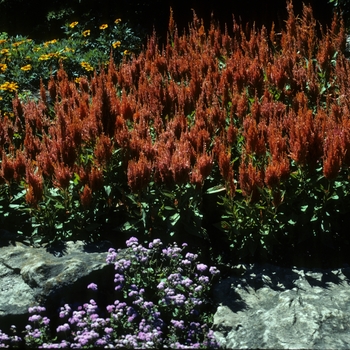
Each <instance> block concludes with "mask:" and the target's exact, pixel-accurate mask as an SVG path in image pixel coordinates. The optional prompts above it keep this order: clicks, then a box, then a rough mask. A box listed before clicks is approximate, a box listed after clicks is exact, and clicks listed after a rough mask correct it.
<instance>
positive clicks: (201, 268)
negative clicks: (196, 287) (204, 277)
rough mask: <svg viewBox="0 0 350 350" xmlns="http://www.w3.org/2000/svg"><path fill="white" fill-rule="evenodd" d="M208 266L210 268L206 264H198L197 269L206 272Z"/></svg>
mask: <svg viewBox="0 0 350 350" xmlns="http://www.w3.org/2000/svg"><path fill="white" fill-rule="evenodd" d="M207 268H208V266H207V265H205V264H198V265H197V270H198V271H200V272H204V271H205V270H206V269H207Z"/></svg>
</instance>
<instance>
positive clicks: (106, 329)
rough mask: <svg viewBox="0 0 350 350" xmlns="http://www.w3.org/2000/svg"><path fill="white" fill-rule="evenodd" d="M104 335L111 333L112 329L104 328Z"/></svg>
mask: <svg viewBox="0 0 350 350" xmlns="http://www.w3.org/2000/svg"><path fill="white" fill-rule="evenodd" d="M105 333H107V334H111V333H113V328H111V327H106V328H105Z"/></svg>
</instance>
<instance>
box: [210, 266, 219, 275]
mask: <svg viewBox="0 0 350 350" xmlns="http://www.w3.org/2000/svg"><path fill="white" fill-rule="evenodd" d="M209 272H210V274H212V275H218V274H220V271H219V270H218V269H217V268H216V267H215V266H210V268H209Z"/></svg>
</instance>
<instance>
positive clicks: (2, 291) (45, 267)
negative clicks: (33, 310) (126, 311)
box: [0, 241, 114, 333]
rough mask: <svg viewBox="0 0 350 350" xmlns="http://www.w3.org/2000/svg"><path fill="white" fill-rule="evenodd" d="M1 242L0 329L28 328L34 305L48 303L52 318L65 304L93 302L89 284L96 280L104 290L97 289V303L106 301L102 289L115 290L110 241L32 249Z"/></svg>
mask: <svg viewBox="0 0 350 350" xmlns="http://www.w3.org/2000/svg"><path fill="white" fill-rule="evenodd" d="M2 245H3V246H2V247H0V329H1V330H3V331H4V332H5V333H7V332H8V331H9V328H10V326H11V325H12V324H14V325H16V326H17V328H18V329H24V327H25V325H26V324H27V321H28V316H29V314H28V308H29V307H31V306H36V305H41V306H45V307H46V309H47V311H48V316H49V318H51V319H52V320H54V319H55V318H57V310H58V309H59V307H60V306H62V305H63V304H64V303H69V304H75V303H79V302H81V301H84V302H85V301H89V300H90V299H91V296H90V295H89V290H88V289H87V285H88V284H90V283H92V282H94V283H97V284H98V285H99V287H101V288H100V290H101V292H99V293H100V294H99V295H98V296H96V295H95V294H94V298H95V299H96V301H99V303H100V304H99V305H102V306H103V305H104V304H105V303H107V302H108V298H107V297H106V295H103V291H106V290H113V271H114V269H113V266H112V265H107V263H106V256H107V251H108V249H109V248H110V247H111V244H110V243H109V242H102V243H99V244H92V245H91V244H90V245H89V244H85V243H84V242H82V241H75V242H66V243H64V244H62V245H61V246H58V247H56V248H55V249H47V248H33V247H30V246H27V245H24V244H22V243H19V242H7V244H3V242H2ZM109 284H110V285H109ZM101 293H102V294H101ZM98 298H100V299H101V300H98ZM53 326H54V324H53Z"/></svg>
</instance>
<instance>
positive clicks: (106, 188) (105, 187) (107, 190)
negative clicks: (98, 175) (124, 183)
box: [104, 186, 112, 196]
mask: <svg viewBox="0 0 350 350" xmlns="http://www.w3.org/2000/svg"><path fill="white" fill-rule="evenodd" d="M104 189H105V192H106V195H107V196H109V195H110V194H111V191H112V189H111V186H104Z"/></svg>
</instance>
